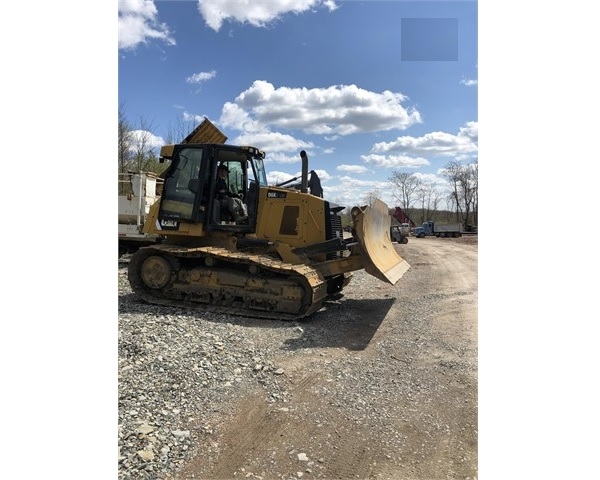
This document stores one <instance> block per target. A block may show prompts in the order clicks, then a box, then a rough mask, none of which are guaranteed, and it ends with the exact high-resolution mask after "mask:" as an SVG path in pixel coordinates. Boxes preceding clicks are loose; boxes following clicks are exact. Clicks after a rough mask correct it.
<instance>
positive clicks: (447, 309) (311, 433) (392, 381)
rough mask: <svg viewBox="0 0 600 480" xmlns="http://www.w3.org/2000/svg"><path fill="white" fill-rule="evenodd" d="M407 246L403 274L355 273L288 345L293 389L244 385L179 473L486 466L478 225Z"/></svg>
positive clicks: (287, 370)
mask: <svg viewBox="0 0 600 480" xmlns="http://www.w3.org/2000/svg"><path fill="white" fill-rule="evenodd" d="M396 249H397V250H398V252H399V253H400V255H401V256H403V257H404V258H405V259H407V261H408V262H409V263H410V265H411V269H410V270H409V271H408V272H407V273H406V274H405V276H404V278H403V279H401V280H400V281H399V282H398V283H397V284H396V285H395V286H390V285H387V284H384V283H382V282H380V281H378V280H376V279H374V278H373V277H371V276H369V275H366V274H364V272H359V273H357V274H355V279H353V281H352V282H351V283H350V285H349V286H348V288H347V290H345V296H344V297H343V298H341V299H339V300H337V301H335V302H330V303H329V304H328V305H327V306H326V308H325V309H324V310H322V311H320V312H318V313H317V314H316V315H314V316H313V317H312V318H311V319H310V320H308V321H306V322H303V323H302V324H301V327H298V328H299V329H300V330H301V331H302V332H303V334H302V335H301V336H300V337H299V338H297V337H294V338H289V339H288V340H286V341H285V342H284V344H283V345H281V349H280V350H279V351H280V352H281V354H280V355H278V356H277V358H274V362H275V363H276V364H277V365H278V366H279V367H280V372H281V375H280V380H279V381H280V382H281V386H282V391H283V395H284V396H285V398H284V400H285V401H284V402H281V401H275V402H274V401H273V398H268V395H267V394H266V393H265V391H264V390H263V389H260V388H257V389H255V390H253V391H249V392H247V394H244V395H241V396H240V397H239V399H238V401H237V402H235V403H234V406H233V407H232V408H231V411H230V412H229V414H227V415H222V414H219V416H218V417H215V418H214V419H212V421H213V422H214V433H213V434H212V435H207V436H206V437H205V438H204V439H203V440H202V442H201V444H200V445H198V448H197V450H196V454H195V457H194V458H193V459H192V460H191V461H189V462H187V464H186V465H185V467H184V468H183V470H182V471H181V472H180V474H178V475H177V476H176V477H169V478H176V479H178V480H182V479H191V478H201V479H206V480H208V479H233V478H260V479H264V480H267V479H280V478H284V479H287V478H296V479H297V478H328V479H329V478H331V479H334V478H335V479H346V478H379V479H412V480H416V479H422V480H437V479H440V480H441V479H458V478H461V479H475V478H477V458H478V455H477V438H478V433H477V411H478V406H477V385H478V382H477V256H478V254H477V243H476V237H475V239H474V240H473V239H469V238H468V237H463V238H461V239H436V238H425V239H415V238H412V237H411V239H410V241H409V243H408V244H405V245H396ZM261 330H262V333H261ZM261 334H264V335H268V328H263V329H257V332H256V335H261ZM279 400H281V398H280V399H279Z"/></svg>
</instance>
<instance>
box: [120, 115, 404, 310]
mask: <svg viewBox="0 0 600 480" xmlns="http://www.w3.org/2000/svg"><path fill="white" fill-rule="evenodd" d="M207 122H208V123H207ZM219 134H220V135H219ZM207 138H208V139H209V140H210V142H203V143H199V142H198V139H201V140H206V139H207ZM226 138H227V137H225V136H224V135H223V134H222V133H221V132H220V131H219V130H218V129H217V128H216V127H214V125H212V124H211V123H210V122H209V121H208V120H207V119H206V120H205V121H204V122H203V123H202V125H200V126H199V127H198V128H197V129H195V130H194V131H193V132H192V134H190V135H189V136H188V137H187V138H186V139H185V140H184V141H183V142H182V143H179V144H172V145H165V146H163V147H162V149H161V152H160V160H161V161H169V162H170V165H169V166H168V168H167V169H166V171H165V173H164V175H162V176H163V177H164V186H163V190H162V194H161V197H160V198H159V200H158V201H156V202H155V203H154V204H153V205H152V207H151V208H150V212H149V214H148V217H147V220H146V222H145V224H144V227H143V231H144V233H147V234H156V235H160V236H161V237H162V238H163V239H164V240H163V242H161V243H160V244H156V245H151V246H147V247H143V248H140V249H139V250H138V251H137V252H136V253H135V254H133V256H132V257H131V259H130V262H129V267H128V278H129V282H130V284H131V286H132V288H133V290H134V291H135V292H136V293H137V294H139V296H140V297H141V298H142V299H143V300H144V301H147V302H150V303H155V304H161V305H172V306H177V307H192V308H200V309H203V310H206V311H213V312H220V313H230V314H235V315H242V316H250V317H257V318H267V319H277V320H299V319H301V318H304V317H308V316H310V315H311V314H313V313H314V312H316V311H318V310H319V309H320V308H321V307H322V306H323V304H324V303H325V301H326V300H327V299H329V298H331V297H333V296H337V295H339V294H340V292H341V291H342V290H343V288H344V287H345V286H346V285H347V284H348V282H349V281H350V279H351V276H352V272H354V271H357V270H361V269H364V270H365V271H366V272H368V273H370V274H371V275H373V276H375V277H377V278H378V279H380V280H382V281H384V282H388V283H391V284H395V283H396V282H397V281H398V280H399V279H400V278H401V277H402V275H403V274H404V273H405V272H406V271H407V270H408V269H409V268H410V267H409V265H408V263H407V262H406V261H405V260H404V259H403V258H401V257H400V256H399V255H398V253H397V252H396V250H395V249H394V246H393V244H392V241H391V239H390V233H389V232H390V223H391V217H390V215H389V213H388V207H387V206H386V205H385V203H383V202H381V201H379V200H376V201H375V202H374V204H373V205H371V206H361V207H359V206H355V207H353V208H352V209H351V218H352V229H351V236H346V238H345V237H344V235H343V230H342V221H341V216H340V213H341V212H342V211H343V210H344V208H345V207H342V206H339V205H335V204H333V203H330V202H328V201H327V200H325V199H324V198H323V196H322V189H321V186H320V181H319V180H318V177H317V174H316V172H314V171H310V172H309V170H308V157H307V155H306V152H304V151H302V152H300V160H301V165H302V174H301V177H299V182H298V183H297V184H291V183H290V181H288V182H284V184H279V185H269V184H268V183H267V176H266V171H265V165H264V160H265V153H264V152H263V151H261V150H260V149H258V148H256V147H252V146H234V145H229V144H226V143H224V142H225V140H226ZM219 173H220V174H221V179H220V182H221V183H220V185H221V186H222V184H223V182H225V184H226V185H227V190H228V191H227V193H226V194H224V193H222V192H219V191H218V188H219V187H218V186H217V185H218V184H219V182H218V181H217V179H218V178H219ZM309 173H310V179H309ZM233 200H235V202H234V201H233ZM232 206H233V207H234V208H238V211H237V212H236V211H235V210H233V211H232V209H231V208H230V207H232Z"/></svg>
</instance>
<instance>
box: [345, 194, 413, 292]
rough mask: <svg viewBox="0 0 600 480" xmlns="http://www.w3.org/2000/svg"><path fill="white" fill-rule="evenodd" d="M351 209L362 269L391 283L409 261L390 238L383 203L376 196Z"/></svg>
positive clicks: (387, 215) (400, 274) (396, 278)
mask: <svg viewBox="0 0 600 480" xmlns="http://www.w3.org/2000/svg"><path fill="white" fill-rule="evenodd" d="M351 213H352V220H353V222H354V232H355V234H356V237H357V240H358V244H359V246H360V249H361V250H362V251H361V254H362V255H363V257H364V259H363V264H364V268H365V271H366V272H367V273H370V274H371V275H373V276H374V277H376V278H378V279H380V280H383V281H384V282H389V283H391V284H392V285H394V284H395V283H396V282H397V281H398V280H400V278H402V275H404V273H405V272H406V271H407V270H408V269H409V268H410V265H409V264H408V262H407V261H406V260H404V259H403V258H402V257H401V256H400V255H398V253H397V252H396V250H395V248H394V245H393V244H392V241H391V239H390V225H391V218H390V215H389V213H388V207H387V205H386V204H385V203H383V202H382V201H380V200H377V199H376V200H375V202H374V203H373V206H371V207H369V206H366V207H354V208H353V209H352V212H351Z"/></svg>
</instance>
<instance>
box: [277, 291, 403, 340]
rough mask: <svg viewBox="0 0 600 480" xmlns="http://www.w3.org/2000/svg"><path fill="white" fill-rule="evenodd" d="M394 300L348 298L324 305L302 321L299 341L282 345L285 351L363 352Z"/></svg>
mask: <svg viewBox="0 0 600 480" xmlns="http://www.w3.org/2000/svg"><path fill="white" fill-rule="evenodd" d="M394 301H395V299H393V298H390V299H384V300H382V299H370V300H368V299H358V300H354V299H347V300H344V301H342V302H332V303H326V304H325V308H323V309H322V310H319V311H318V312H317V313H315V314H314V315H312V316H311V317H310V318H308V319H306V320H304V321H302V322H301V324H302V328H303V329H304V332H303V335H302V336H301V337H299V338H292V339H289V340H286V341H285V342H284V345H285V347H284V348H285V349H287V350H300V349H306V348H324V347H336V348H346V349H348V350H364V349H365V348H367V346H368V345H369V343H370V342H371V339H372V338H373V335H375V332H376V331H377V329H378V328H379V325H381V322H382V321H383V319H384V318H385V317H386V315H387V314H388V312H389V310H390V308H391V307H392V305H393V304H394Z"/></svg>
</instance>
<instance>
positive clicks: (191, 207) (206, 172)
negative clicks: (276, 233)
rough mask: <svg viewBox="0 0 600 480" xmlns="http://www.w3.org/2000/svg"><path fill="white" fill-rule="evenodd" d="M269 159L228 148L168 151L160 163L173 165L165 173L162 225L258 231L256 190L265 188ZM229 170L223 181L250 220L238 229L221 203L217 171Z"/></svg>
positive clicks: (189, 147) (247, 149)
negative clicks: (265, 165) (165, 161)
mask: <svg viewBox="0 0 600 480" xmlns="http://www.w3.org/2000/svg"><path fill="white" fill-rule="evenodd" d="M264 158H265V154H264V152H262V151H261V150H259V149H257V148H254V147H236V146H231V145H225V144H178V145H165V146H164V147H162V149H161V160H164V159H167V160H171V165H170V166H169V168H168V170H167V171H166V172H165V183H164V187H163V192H162V199H161V205H160V211H159V214H158V218H159V221H160V222H161V225H163V227H164V226H165V225H168V224H169V222H173V224H174V225H175V224H177V225H178V224H179V223H181V222H183V223H202V224H203V225H204V226H205V228H207V229H209V230H211V229H215V230H234V231H241V232H249V231H254V229H255V226H256V211H257V203H258V189H259V187H261V186H265V187H266V186H267V178H266V173H265V168H264ZM220 165H224V166H226V167H227V175H226V177H225V178H224V180H225V182H226V184H227V187H228V189H229V191H230V192H231V194H233V195H239V196H240V197H241V200H242V202H243V203H244V205H245V208H246V210H247V217H248V218H247V220H245V221H244V222H243V223H241V224H236V222H235V221H234V218H233V217H232V212H228V211H227V209H224V208H222V204H221V203H220V202H219V200H218V199H217V189H216V183H217V176H218V172H217V170H218V167H219V166H220Z"/></svg>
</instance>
